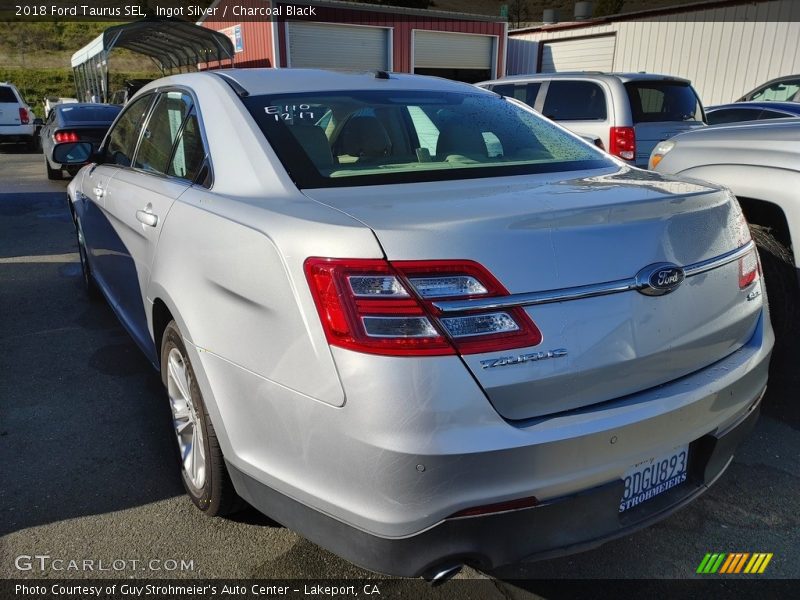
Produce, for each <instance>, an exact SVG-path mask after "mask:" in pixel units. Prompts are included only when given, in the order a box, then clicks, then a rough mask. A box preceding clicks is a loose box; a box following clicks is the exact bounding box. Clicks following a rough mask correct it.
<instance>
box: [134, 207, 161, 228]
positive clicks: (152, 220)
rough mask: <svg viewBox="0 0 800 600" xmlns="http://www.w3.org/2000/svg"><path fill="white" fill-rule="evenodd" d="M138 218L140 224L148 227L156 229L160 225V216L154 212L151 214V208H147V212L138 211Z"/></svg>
mask: <svg viewBox="0 0 800 600" xmlns="http://www.w3.org/2000/svg"><path fill="white" fill-rule="evenodd" d="M136 218H137V219H138V220H139V222H140V223H144V224H145V225H147V226H148V227H155V226H156V225H158V215H154V214H153V213H152V212H150V208H146V209H145V210H137V211H136Z"/></svg>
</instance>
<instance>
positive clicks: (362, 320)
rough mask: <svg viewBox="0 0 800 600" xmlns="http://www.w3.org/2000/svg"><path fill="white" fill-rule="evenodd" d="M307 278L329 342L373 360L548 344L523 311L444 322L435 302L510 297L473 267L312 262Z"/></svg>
mask: <svg viewBox="0 0 800 600" xmlns="http://www.w3.org/2000/svg"><path fill="white" fill-rule="evenodd" d="M305 272H306V277H307V279H308V282H309V285H310V287H311V293H312V295H313V297H314V302H315V304H316V307H317V311H318V312H319V315H320V319H321V321H322V325H323V328H324V330H325V335H326V337H327V339H328V343H330V344H332V345H334V346H340V347H343V348H349V349H351V350H356V351H359V352H367V353H371V354H385V355H391V356H424V355H428V356H431V355H448V354H455V353H456V352H459V353H461V354H477V353H481V352H490V351H493V350H501V349H503V350H505V349H509V348H521V347H526V346H535V345H537V344H539V343H540V342H541V341H542V335H541V333H540V332H539V330H538V329H537V327H536V325H534V323H533V322H532V321H531V320H530V319H529V318H528V316H527V314H526V313H525V311H524V310H522V309H521V308H512V309H504V310H488V311H479V312H469V313H458V314H452V315H451V314H448V315H447V316H442V315H441V314H440V313H439V311H437V309H436V308H435V307H434V306H433V304H432V303H433V301H434V300H442V299H448V300H454V299H465V298H475V297H492V296H504V295H507V294H508V292H507V291H506V289H505V288H504V287H503V286H502V285H501V284H500V283H499V282H498V281H497V280H496V279H495V278H494V277H493V276H492V275H491V274H490V273H489V272H488V271H487V270H486V269H484V268H483V267H482V266H481V265H479V264H477V263H475V262H472V261H451V260H434V261H400V262H392V263H389V262H387V261H385V260H373V259H366V260H364V259H330V258H309V259H308V260H306V262H305Z"/></svg>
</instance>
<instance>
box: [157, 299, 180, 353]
mask: <svg viewBox="0 0 800 600" xmlns="http://www.w3.org/2000/svg"><path fill="white" fill-rule="evenodd" d="M152 319H153V342H154V343H155V346H156V349H157V353H158V355H159V362H160V361H161V343H162V340H163V339H164V331H166V329H167V325H169V323H170V321H173V320H175V318H174V317H173V316H172V311H171V310H170V309H169V307H168V306H167V304H166V303H165V302H164V301H163V300H162V299H161V298H156V299H155V300H154V301H153V312H152Z"/></svg>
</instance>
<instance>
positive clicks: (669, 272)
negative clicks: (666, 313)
mask: <svg viewBox="0 0 800 600" xmlns="http://www.w3.org/2000/svg"><path fill="white" fill-rule="evenodd" d="M685 277H686V274H685V273H684V272H683V269H681V268H680V267H679V266H678V265H673V264H672V263H657V264H655V265H649V266H647V267H645V268H644V269H642V270H641V271H639V273H638V274H637V275H636V289H637V290H639V291H640V292H641V293H642V294H645V295H647V296H663V295H664V294H669V293H670V292H672V291H674V290H675V289H676V288H677V287H678V286H679V285H680V284H681V283H683V280H684V278H685Z"/></svg>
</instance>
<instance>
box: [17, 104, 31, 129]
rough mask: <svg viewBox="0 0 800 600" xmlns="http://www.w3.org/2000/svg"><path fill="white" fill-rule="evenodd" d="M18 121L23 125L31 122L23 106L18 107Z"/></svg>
mask: <svg viewBox="0 0 800 600" xmlns="http://www.w3.org/2000/svg"><path fill="white" fill-rule="evenodd" d="M19 122H20V123H22V124H23V125H27V124H28V123H30V122H31V115H30V113H29V112H28V109H27V108H25V107H23V106H20V107H19Z"/></svg>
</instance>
